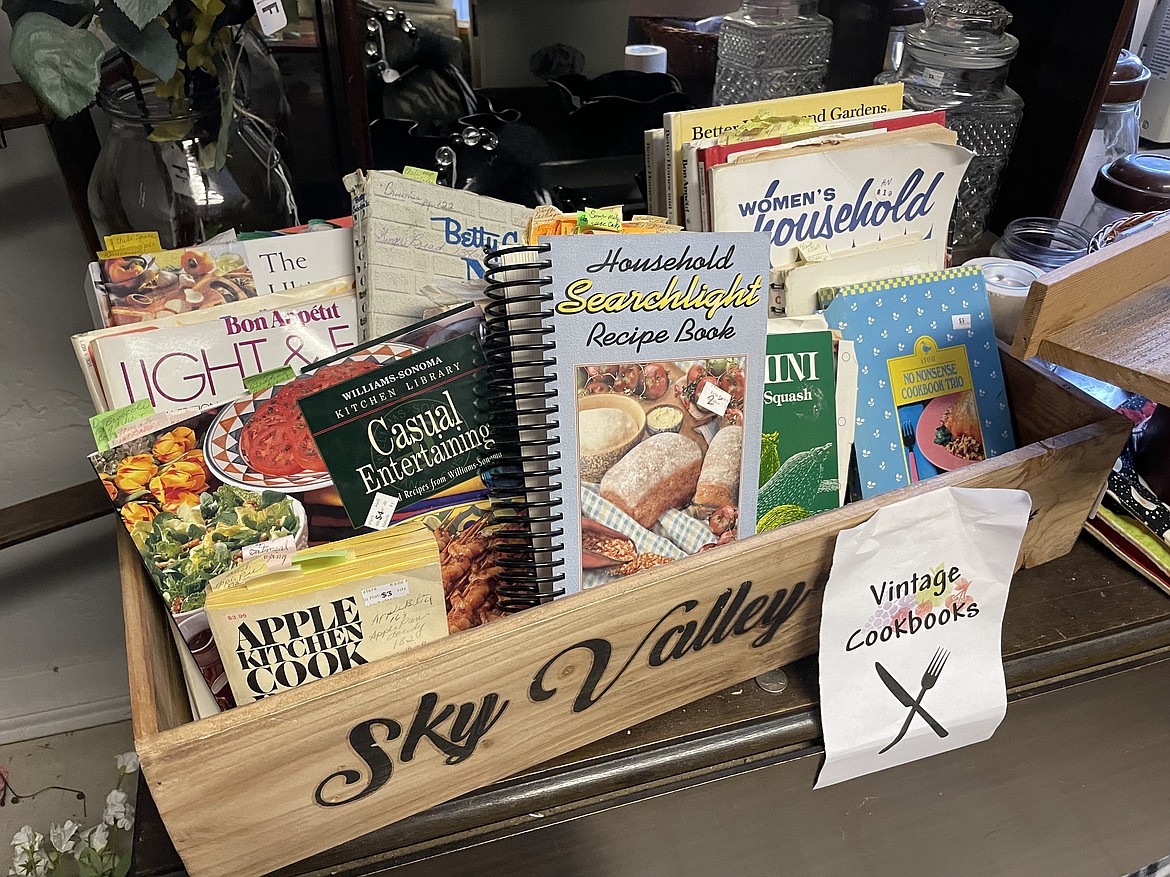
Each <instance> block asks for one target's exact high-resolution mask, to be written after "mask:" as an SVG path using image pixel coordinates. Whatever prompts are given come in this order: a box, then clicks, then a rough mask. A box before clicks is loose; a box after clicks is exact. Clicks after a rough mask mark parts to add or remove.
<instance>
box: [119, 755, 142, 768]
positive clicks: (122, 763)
mask: <svg viewBox="0 0 1170 877" xmlns="http://www.w3.org/2000/svg"><path fill="white" fill-rule="evenodd" d="M118 770H119V771H121V772H122V773H137V772H138V753H137V752H133V751H131V752H124V753H122V754H121V755H119V756H118Z"/></svg>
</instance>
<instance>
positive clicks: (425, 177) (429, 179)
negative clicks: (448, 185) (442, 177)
mask: <svg viewBox="0 0 1170 877" xmlns="http://www.w3.org/2000/svg"><path fill="white" fill-rule="evenodd" d="M402 176H404V177H406V178H407V179H408V180H418V181H419V182H420V183H436V184H437V183H438V182H439V172H438V171H428V170H424V169H423V168H421V167H411V166H410V165H407V166H406V167H404V168H403V169H402Z"/></svg>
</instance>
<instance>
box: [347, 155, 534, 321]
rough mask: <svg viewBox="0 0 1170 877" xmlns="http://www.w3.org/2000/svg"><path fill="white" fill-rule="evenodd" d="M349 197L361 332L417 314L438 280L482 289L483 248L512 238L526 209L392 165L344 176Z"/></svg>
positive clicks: (471, 293) (473, 294) (469, 293)
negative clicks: (395, 169) (417, 176)
mask: <svg viewBox="0 0 1170 877" xmlns="http://www.w3.org/2000/svg"><path fill="white" fill-rule="evenodd" d="M345 185H346V188H347V189H348V190H349V193H350V196H351V198H352V202H353V234H354V265H355V268H356V271H357V288H358V299H359V301H360V302H361V303H362V308H363V313H362V320H363V323H362V325H363V327H364V326H365V325H366V320H367V319H368V321H369V324H370V328H369V330H368V331H367V333H366V337H375V336H381V335H384V334H386V333H388V332H393V331H395V330H397V329H401V328H402V327H403V326H406V325H409V324H411V323H414V322H416V321H417V320H419V319H421V318H422V317H423V315H424V311H426V310H427V309H428V308H430V307H432V306H433V304H434V302H433V301H432V299H430V298H428V297H427V296H426V294H425V293H424V292H423V290H424V288H425V287H427V286H428V285H431V284H434V283H436V282H441V283H444V284H445V285H446V287H449V288H450V289H453V290H459V289H460V288H461V287H462V288H463V289H464V290H465V291H464V292H463V295H464V296H465V298H464V300H465V301H471V300H473V299H475V298H479V297H482V295H481V293H482V289H483V262H482V260H483V253H484V248H485V247H488V248H491V249H496V248H497V247H501V246H508V245H509V244H515V243H519V241H520V236H521V234H522V233H523V231H524V227H525V225H526V224H527V222H528V218H529V216H531V214H532V211H531V210H530V209H529V208H526V207H521V206H520V205H518V204H509V203H508V202H506V201H498V200H496V199H495V198H488V197H487V196H485V195H477V194H475V193H474V192H466V191H463V190H461V189H448V188H446V187H443V186H436V185H433V184H431V183H424V182H420V181H418V180H410V179H407V178H406V177H404V176H402V175H401V174H398V173H394V172H392V171H368V172H363V171H358V172H357V173H354V174H350V175H349V176H347V177H346V178H345Z"/></svg>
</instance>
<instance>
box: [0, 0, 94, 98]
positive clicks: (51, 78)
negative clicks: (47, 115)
mask: <svg viewBox="0 0 1170 877" xmlns="http://www.w3.org/2000/svg"><path fill="white" fill-rule="evenodd" d="M104 53H105V49H104V48H103V47H102V41H101V40H99V39H98V38H97V37H96V36H95V35H94V34H92V33H90V32H89V31H88V30H84V29H82V28H73V27H69V25H67V24H64V23H63V22H60V21H58V20H57V19H55V18H53V17H52V16H51V15H46V14H45V13H43V12H28V13H26V14H24V15H22V16H21V17H20V18H19V19H18V20H17V22H16V24H15V25H14V26H13V28H12V66H13V67H15V68H16V72H17V74H18V75H19V76H20V78H21V79H23V80H24V81H25V82H26V83H27V84H28V86H29V88H31V89H32V90H33V91H35V92H36V94H37V97H39V98H40V99H41V100H42V101H44V103H45V104H46V105H47V106H48V107H49V109H51V110H52V111H53V112H54V113H56V114H57V115H58V116H60V117H61V118H63V119H64V118H68V117H69V116H72V115H74V114H75V113H79V112H81V111H82V110H84V109H85V108H86V107H88V106H89V105H90V104H91V103H93V101H94V98H96V97H97V90H98V85H99V84H100V83H101V76H100V66H101V60H102V55H103V54H104Z"/></svg>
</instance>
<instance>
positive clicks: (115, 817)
mask: <svg viewBox="0 0 1170 877" xmlns="http://www.w3.org/2000/svg"><path fill="white" fill-rule="evenodd" d="M102 822H104V823H105V824H106V825H112V826H114V827H116V828H127V829H128V828H133V827H134V805H133V804H131V803H130V802H129V801H128V800H127V798H126V793H125V792H123V791H122V790H121V789H114V790H113V791H112V792H110V794H108V795H106V809H105V812H104V813H102Z"/></svg>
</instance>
